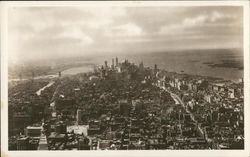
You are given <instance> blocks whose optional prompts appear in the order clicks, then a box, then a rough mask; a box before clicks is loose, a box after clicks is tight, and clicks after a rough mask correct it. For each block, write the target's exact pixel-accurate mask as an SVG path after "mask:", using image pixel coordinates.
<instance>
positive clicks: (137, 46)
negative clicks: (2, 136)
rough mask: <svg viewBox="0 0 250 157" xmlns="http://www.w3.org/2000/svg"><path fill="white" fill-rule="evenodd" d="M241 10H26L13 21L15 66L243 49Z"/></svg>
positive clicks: (10, 24) (10, 28)
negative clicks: (86, 58)
mask: <svg viewBox="0 0 250 157" xmlns="http://www.w3.org/2000/svg"><path fill="white" fill-rule="evenodd" d="M242 18H243V9H242V7H236V6H206V7H169V6H168V7H138V6H137V7H108V6H102V7H99V8H98V7H35V8H34V7H30V8H29V7H26V8H11V9H10V10H9V18H8V44H9V46H8V52H9V53H8V55H9V60H10V63H13V62H14V63H18V62H23V61H27V60H36V59H52V58H58V57H59V58H60V57H62V58H63V57H77V56H95V55H100V54H103V53H105V55H108V54H112V55H113V54H114V55H119V54H121V53H126V54H132V53H145V52H164V51H172V50H186V49H213V48H215V49H217V48H242V40H243V39H242V31H243V30H242V29H243V28H242V27H243V24H242Z"/></svg>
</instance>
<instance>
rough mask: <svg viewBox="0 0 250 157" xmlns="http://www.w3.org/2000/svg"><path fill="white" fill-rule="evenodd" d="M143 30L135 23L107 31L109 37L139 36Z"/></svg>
mask: <svg viewBox="0 0 250 157" xmlns="http://www.w3.org/2000/svg"><path fill="white" fill-rule="evenodd" d="M142 34H143V31H142V29H141V28H140V27H139V26H137V25H136V24H134V23H127V24H124V25H118V26H114V27H111V28H110V29H108V30H106V32H105V35H107V36H118V37H121V36H139V35H142Z"/></svg>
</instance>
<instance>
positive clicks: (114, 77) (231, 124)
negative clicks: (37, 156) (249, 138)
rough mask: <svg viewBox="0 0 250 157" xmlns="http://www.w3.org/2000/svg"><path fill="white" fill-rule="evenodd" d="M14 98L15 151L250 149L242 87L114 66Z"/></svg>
mask: <svg viewBox="0 0 250 157" xmlns="http://www.w3.org/2000/svg"><path fill="white" fill-rule="evenodd" d="M33 75H34V74H33ZM8 92H9V98H8V103H9V107H8V112H9V114H8V115H9V118H8V127H9V128H8V130H9V131H8V132H9V134H8V135H9V142H8V144H9V145H8V147H9V150H152V149H157V150H165V149H170V150H171V149H244V96H243V79H242V81H241V82H239V83H234V82H232V81H228V80H224V79H219V78H212V77H205V76H193V75H188V74H183V73H181V74H178V73H175V72H167V71H165V70H161V69H158V67H157V64H155V66H154V67H153V68H149V67H145V66H144V65H143V62H141V63H140V64H139V65H136V64H134V63H131V62H129V61H128V60H125V61H122V62H119V61H118V58H114V59H112V61H111V63H110V64H109V63H108V62H107V61H105V62H104V65H102V66H100V67H96V68H94V70H93V71H92V72H88V73H82V74H76V75H71V76H62V74H61V72H59V73H58V77H56V78H44V79H42V78H41V79H30V80H25V81H24V80H23V81H22V80H20V81H18V82H17V83H16V84H15V85H12V86H9V91H8Z"/></svg>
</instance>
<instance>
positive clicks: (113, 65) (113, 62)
mask: <svg viewBox="0 0 250 157" xmlns="http://www.w3.org/2000/svg"><path fill="white" fill-rule="evenodd" d="M114 67H115V60H114V58H112V65H111V68H112V69H114Z"/></svg>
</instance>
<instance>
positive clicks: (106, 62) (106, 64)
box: [104, 61, 108, 69]
mask: <svg viewBox="0 0 250 157" xmlns="http://www.w3.org/2000/svg"><path fill="white" fill-rule="evenodd" d="M104 64H105V69H107V68H108V61H105V62H104Z"/></svg>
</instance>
